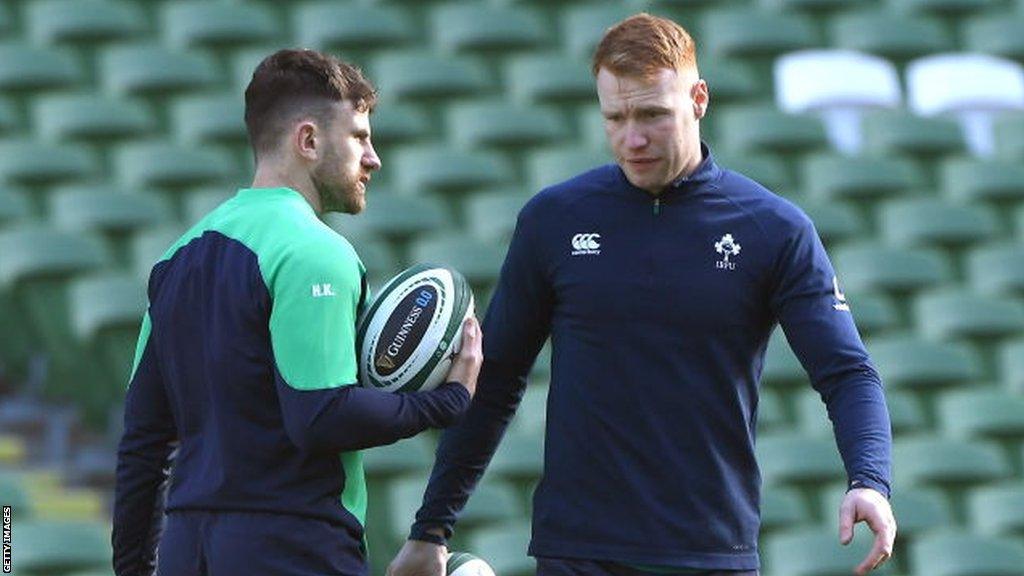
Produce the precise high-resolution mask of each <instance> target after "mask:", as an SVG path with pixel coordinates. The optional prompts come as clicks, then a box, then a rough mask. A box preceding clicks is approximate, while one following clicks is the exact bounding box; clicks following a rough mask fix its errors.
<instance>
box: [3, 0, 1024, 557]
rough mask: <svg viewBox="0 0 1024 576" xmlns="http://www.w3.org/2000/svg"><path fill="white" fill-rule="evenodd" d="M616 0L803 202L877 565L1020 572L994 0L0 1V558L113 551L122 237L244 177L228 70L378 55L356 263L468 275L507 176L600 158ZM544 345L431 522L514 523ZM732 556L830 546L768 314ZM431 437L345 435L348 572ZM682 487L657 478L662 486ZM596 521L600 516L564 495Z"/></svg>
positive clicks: (715, 124)
mask: <svg viewBox="0 0 1024 576" xmlns="http://www.w3.org/2000/svg"><path fill="white" fill-rule="evenodd" d="M640 10H647V11H650V12H653V13H655V14H659V15H663V16H668V17H671V18H673V19H675V20H677V21H678V22H680V23H681V24H682V25H683V26H684V27H686V28H687V29H688V30H689V31H690V32H691V33H692V34H693V35H694V37H695V38H696V40H697V43H698V57H699V64H700V69H701V72H702V76H703V77H705V78H706V79H707V81H708V83H709V85H710V91H711V106H710V111H709V114H708V117H707V118H706V119H705V120H704V121H703V122H702V129H703V135H704V138H705V139H706V140H707V141H708V142H709V143H710V144H711V146H712V148H713V150H714V152H715V154H716V156H717V157H718V159H719V162H720V163H721V164H723V165H724V166H726V167H730V168H733V169H736V170H739V171H741V172H743V173H745V174H747V175H749V176H751V177H753V178H755V179H757V180H759V181H760V182H762V183H763V184H765V185H766V186H768V187H769V188H771V189H772V190H774V191H775V192H777V193H778V194H780V195H783V196H786V197H788V198H790V199H792V200H793V201H795V202H796V203H798V204H799V205H801V206H802V207H803V208H804V209H805V210H806V211H807V212H808V213H809V214H810V215H811V216H812V218H813V219H814V221H815V223H816V225H817V228H818V232H819V234H820V235H821V237H822V239H823V240H824V242H825V244H826V246H827V247H828V249H829V252H830V254H831V256H832V258H833V261H834V263H835V265H836V268H837V270H838V272H839V278H840V279H841V282H842V283H843V287H844V291H845V294H846V296H847V299H848V301H849V302H850V305H851V307H852V310H853V313H854V316H855V318H856V320H857V323H858V326H859V328H860V330H861V332H862V334H863V336H864V338H865V341H866V342H867V344H868V348H869V350H870V351H871V353H872V355H873V358H874V359H875V361H876V363H877V365H878V367H879V369H880V371H881V373H882V375H883V377H884V379H885V383H886V385H887V395H888V400H889V406H890V410H891V413H892V418H893V426H894V430H895V455H894V456H895V487H894V489H895V494H894V496H893V505H894V508H895V510H896V514H897V519H898V523H899V529H900V532H899V538H898V540H897V551H896V555H895V557H894V559H893V560H892V561H891V562H889V564H888V565H887V567H886V569H885V570H884V572H883V573H886V574H891V575H900V576H909V575H915V576H1000V575H1002V576H1012V575H1016V576H1021V575H1024V469H1022V459H1024V162H1022V161H1024V71H1022V63H1024V1H1019V0H732V1H729V0H719V1H711V0H675V1H669V0H663V1H643V0H640V1H623V2H611V3H598V2H584V1H563V2H554V1H550V2H549V1H542V0H534V1H530V0H518V1H517V0H505V1H502V0H481V1H477V2H455V3H453V2H447V1H414V0H408V1H405V2H403V1H399V0H378V1H372V0H363V1H337V2H327V1H303V2H289V3H284V2H279V3H271V2H257V1H233V2H232V1H217V0H210V1H191V0H185V1H173V0H166V1H158V0H2V1H0V501H2V502H0V503H2V504H5V505H13V506H14V549H13V554H14V566H15V573H17V574H21V575H44V574H45V575H49V574H62V575H63V574H68V575H71V574H74V575H76V576H86V575H89V576H106V575H109V574H111V572H110V568H109V564H110V545H109V530H110V528H109V526H110V524H109V518H110V505H111V492H112V485H113V472H114V467H115V456H114V451H115V447H116V442H117V439H118V437H119V432H120V419H121V405H120V403H121V400H122V397H123V395H124V388H125V384H126V381H127V377H128V372H129V369H130V364H131V359H132V356H133V353H134V344H135V339H136V336H137V333H138V327H139V321H140V318H141V315H142V313H143V310H144V308H145V305H146V298H145V279H146V277H147V275H148V272H149V269H150V267H151V266H152V264H153V263H154V262H155V261H156V260H157V259H158V258H159V256H160V255H161V254H162V252H163V251H164V250H165V249H166V248H167V247H168V246H169V245H170V243H171V242H172V241H173V240H174V239H176V238H177V236H178V235H179V234H181V233H182V232H183V231H184V229H185V228H186V227H187V226H189V225H190V224H191V223H193V222H194V221H196V220H197V219H198V218H199V217H201V216H202V215H203V214H205V213H206V212H207V211H209V210H210V209H212V208H213V207H214V206H216V205H217V204H218V203H220V202H221V201H223V200H224V199H226V198H228V197H229V196H231V195H233V194H234V192H235V190H236V189H237V188H239V187H243V186H247V185H248V184H249V183H250V182H251V174H252V172H251V171H252V160H251V154H250V151H249V148H248V144H247V142H246V136H245V129H244V124H243V122H242V112H243V100H242V93H243V91H244V88H245V86H246V84H247V83H248V80H249V77H250V75H251V72H252V70H253V68H254V67H255V65H256V63H258V62H259V61H260V60H261V59H262V58H263V57H264V56H266V55H267V54H269V53H271V52H272V51H274V50H275V49H277V48H281V47H294V46H302V47H311V48H317V49H323V50H328V51H331V52H333V53H335V54H337V55H340V56H342V57H343V58H345V59H348V60H351V61H354V62H356V63H357V64H359V65H360V66H361V67H363V68H364V70H365V71H366V72H367V73H368V74H369V76H370V77H371V79H372V80H373V81H374V82H375V83H376V84H377V85H378V87H379V89H380V92H381V99H380V103H379V106H378V109H377V112H376V113H375V114H374V115H373V117H372V127H373V139H374V141H375V143H376V145H377V148H378V152H379V153H380V156H381V158H382V160H383V164H384V168H383V170H382V171H381V172H380V173H379V174H378V175H376V176H375V177H374V181H373V184H372V185H371V187H370V190H369V195H368V208H367V210H366V211H365V213H364V214H362V215H360V216H358V217H351V216H329V217H328V218H327V219H328V221H329V223H330V224H331V225H332V226H333V227H335V228H336V229H337V230H338V231H339V232H341V233H342V234H344V235H345V236H346V237H348V238H349V239H350V240H351V241H352V242H353V244H354V245H355V246H356V248H357V250H358V252H359V253H360V255H361V256H362V258H363V260H364V262H365V264H366V266H367V268H368V269H369V272H370V275H371V279H372V283H373V284H374V285H377V286H379V285H380V283H381V282H382V281H383V280H384V279H386V278H388V277H390V276H391V275H393V274H394V273H396V272H397V271H399V270H400V269H401V268H402V267H404V266H406V265H409V264H412V263H415V262H421V261H427V260H432V261H439V262H443V263H447V264H449V265H452V266H454V267H456V268H457V269H459V270H461V271H462V272H463V273H464V274H465V275H466V276H467V277H468V278H469V279H470V280H471V282H472V283H473V285H474V287H475V291H476V295H477V298H478V302H479V305H478V309H479V310H480V311H481V314H482V311H483V310H484V309H485V308H486V303H487V300H488V298H489V294H490V291H491V290H492V286H493V283H494V281H495V279H496V277H497V274H498V271H499V268H500V264H501V260H502V258H503V256H504V252H505V248H506V244H507V240H508V238H509V235H510V233H511V229H512V227H513V225H514V222H515V216H516V213H517V211H518V209H519V208H520V207H521V206H522V204H523V203H524V202H525V200H526V199H527V198H529V197H530V195H532V194H533V193H535V192H536V191H538V190H539V189H540V188H542V187H543V186H545V185H548V184H552V183H555V182H558V181H560V180H562V179H564V178H566V177H568V176H571V175H573V174H575V173H577V172H580V171H582V170H584V169H587V168H590V167H592V166H595V165H598V164H602V163H605V162H608V161H610V156H609V155H608V152H607V149H606V146H605V143H604V133H603V126H602V120H601V117H600V115H599V114H598V111H597V110H598V109H597V101H596V95H595V93H594V87H593V81H592V78H591V77H590V73H589V68H590V62H589V58H590V54H591V51H592V49H593V47H594V46H595V44H596V42H597V40H598V39H599V38H600V36H601V35H602V33H603V31H604V30H605V28H606V27H607V26H609V25H611V24H612V23H614V22H616V21H618V20H620V19H621V18H623V17H625V16H628V15H630V14H632V13H635V12H637V11H640ZM547 363H548V354H547V351H546V350H545V351H544V352H542V354H541V357H540V358H539V359H538V363H537V366H536V368H535V370H534V372H533V374H532V377H531V380H530V385H529V388H528V390H527V392H526V397H525V398H524V400H523V405H522V407H521V409H520V411H519V414H518V415H517V417H516V419H515V422H514V424H513V425H512V427H511V429H510V430H509V433H508V435H507V436H506V439H505V441H504V443H503V445H502V447H501V449H500V451H499V453H498V455H497V456H496V457H495V460H494V462H493V464H492V465H491V467H490V469H489V471H488V474H487V476H486V478H485V481H484V482H483V484H482V485H481V486H480V488H479V490H478V491H477V493H476V495H475V496H474V498H473V499H472V500H471V502H470V504H469V506H468V508H467V509H466V512H465V514H464V516H463V518H462V520H461V521H460V523H459V526H458V528H459V530H458V534H457V536H456V538H455V540H454V541H453V547H454V548H456V549H467V550H470V551H472V552H474V553H476V554H477V555H479V556H481V557H483V558H485V559H486V560H488V561H489V562H490V563H491V564H492V565H493V566H494V567H495V569H496V570H497V573H498V575H499V576H517V575H520V574H530V573H532V569H533V563H532V561H531V560H529V559H528V558H527V557H526V556H525V547H526V542H527V540H528V536H529V520H528V519H529V508H530V499H529V495H530V491H531V489H532V486H533V485H534V483H535V482H536V481H537V478H538V477H539V471H540V465H541V458H542V455H541V451H542V445H541V440H540V439H541V436H542V433H543V428H544V418H545V415H544V413H545V410H544V402H545V398H546V387H547V378H548V370H547ZM758 428H759V430H760V432H759V440H758V453H759V455H760V457H761V465H762V472H763V477H764V499H763V502H762V509H763V510H762V512H763V522H764V526H763V533H762V542H761V543H762V554H763V561H764V570H763V573H764V574H765V575H766V576H833V575H839V574H848V573H849V572H850V570H851V569H852V567H853V566H855V565H856V564H857V563H858V562H859V561H860V559H861V558H862V557H863V556H864V554H865V553H866V551H867V549H868V548H869V546H870V540H869V538H868V535H867V534H866V533H864V532H860V533H859V536H858V538H857V540H856V541H855V543H854V545H853V546H852V547H851V548H849V549H844V548H841V547H840V546H839V545H838V544H837V536H836V534H837V527H836V524H837V510H838V503H839V501H840V499H841V496H842V493H843V490H844V478H845V475H844V473H843V469H842V465H841V462H840V460H839V458H838V455H837V451H836V448H835V444H834V441H833V438H832V434H831V427H830V424H829V422H828V420H827V418H826V416H825V410H824V406H823V405H822V403H821V401H820V399H819V398H818V397H817V395H816V394H815V393H814V392H813V391H812V390H811V388H810V385H809V383H808V381H807V378H806V375H805V374H804V372H803V370H802V368H801V367H800V365H799V363H798V362H797V361H796V359H795V357H794V356H793V354H792V352H791V351H790V350H789V348H788V345H787V344H786V342H785V338H784V337H783V336H782V334H781V331H777V332H776V335H775V338H774V339H773V341H772V343H771V346H770V348H769V353H768V359H767V361H766V366H765V370H764V376H763V387H762V402H761V405H760V413H759V418H758ZM435 441H436V436H434V435H429V434H428V435H423V436H420V437H417V438H414V439H411V440H408V441H404V442H401V443H399V444H396V445H393V446H390V447H386V448H381V449H375V450H370V451H368V452H367V453H366V468H367V474H368V477H369V481H370V487H369V489H370V512H369V521H368V525H369V528H368V530H369V545H370V551H371V557H372V561H373V573H374V574H383V570H384V567H385V566H386V564H387V562H388V561H389V560H390V558H391V557H392V555H393V554H394V553H395V552H396V551H397V549H398V547H399V545H400V544H401V542H402V540H403V539H404V536H405V534H406V531H407V529H408V526H409V524H410V522H411V520H412V516H413V513H414V511H415V510H416V508H417V507H418V505H419V501H420V498H421V495H422V490H423V487H424V484H425V479H426V476H427V475H428V473H429V468H430V465H431V462H432V450H433V446H434V443H435ZM680 489H685V487H683V486H681V487H680ZM595 521H600V519H597V518H595Z"/></svg>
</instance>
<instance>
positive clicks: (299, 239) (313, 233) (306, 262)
mask: <svg viewBox="0 0 1024 576" xmlns="http://www.w3.org/2000/svg"><path fill="white" fill-rule="evenodd" d="M266 225H267V230H266V231H265V235H264V237H263V239H262V240H263V242H261V244H262V247H261V254H260V266H261V268H263V272H264V275H265V276H266V277H267V279H268V280H269V281H270V284H276V283H279V282H281V281H288V280H289V279H290V278H291V277H295V278H297V279H301V280H303V281H319V282H334V283H345V284H352V285H355V286H358V285H359V283H360V282H361V276H362V272H363V270H364V267H363V263H362V261H361V260H360V259H359V255H358V254H357V253H356V250H355V248H354V247H353V246H352V244H351V243H349V241H348V240H346V239H345V238H344V237H343V236H341V235H340V234H338V233H337V232H335V231H334V230H333V229H331V228H330V227H329V226H328V225H327V224H325V223H324V222H322V221H321V220H320V219H318V218H317V217H316V216H315V215H314V214H313V213H312V212H308V211H304V210H281V211H280V212H277V213H276V215H275V217H274V218H273V219H271V220H268V221H267V222H266ZM318 278H319V279H320V280H317V279H318Z"/></svg>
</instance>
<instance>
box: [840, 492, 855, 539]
mask: <svg viewBox="0 0 1024 576" xmlns="http://www.w3.org/2000/svg"><path fill="white" fill-rule="evenodd" d="M855 520H856V510H855V507H854V505H853V502H852V501H851V500H850V499H849V498H846V499H844V500H843V505H842V506H840V507H839V543H840V544H842V545H843V546H846V545H847V544H849V543H850V541H851V540H853V523H854V521H855Z"/></svg>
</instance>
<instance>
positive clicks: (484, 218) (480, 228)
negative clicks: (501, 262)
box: [466, 187, 531, 245]
mask: <svg viewBox="0 0 1024 576" xmlns="http://www.w3.org/2000/svg"><path fill="white" fill-rule="evenodd" d="M530 197H531V196H530V194H529V193H527V192H526V190H524V189H522V188H519V187H511V188H501V189H496V190H488V191H486V192H480V193H478V194H473V195H472V196H470V197H469V198H468V199H467V200H466V202H467V204H466V224H467V226H468V228H469V232H470V233H472V234H473V236H475V237H476V238H478V239H479V240H480V241H482V242H487V243H492V244H500V245H507V244H508V241H509V240H511V238H512V232H513V231H514V230H515V225H516V218H517V216H518V215H519V211H520V210H521V209H522V208H523V206H525V205H526V202H527V201H529V200H530Z"/></svg>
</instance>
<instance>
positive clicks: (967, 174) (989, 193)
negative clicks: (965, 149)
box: [941, 158, 1024, 202]
mask: <svg viewBox="0 0 1024 576" xmlns="http://www.w3.org/2000/svg"><path fill="white" fill-rule="evenodd" d="M941 173H942V183H943V189H944V192H945V193H946V195H948V196H949V197H951V198H955V199H962V200H968V201H972V202H973V201H994V202H1001V201H1012V202H1019V201H1021V200H1024V165H1021V163H1020V162H1014V161H998V160H979V159H968V158H955V159H951V160H948V161H946V162H944V163H943V164H942V167H941Z"/></svg>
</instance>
